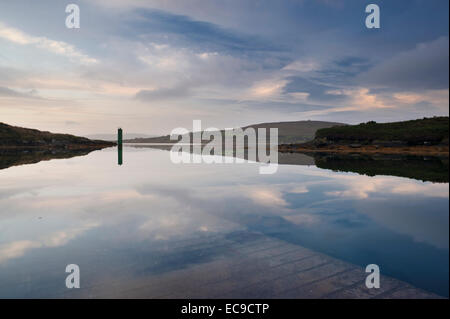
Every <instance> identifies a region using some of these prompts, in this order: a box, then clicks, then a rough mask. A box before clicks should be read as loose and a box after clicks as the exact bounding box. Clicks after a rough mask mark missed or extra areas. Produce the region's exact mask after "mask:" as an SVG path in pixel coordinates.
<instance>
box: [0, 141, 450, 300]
mask: <svg viewBox="0 0 450 319" xmlns="http://www.w3.org/2000/svg"><path fill="white" fill-rule="evenodd" d="M116 152H117V150H116V149H115V148H110V149H104V150H102V151H97V152H93V153H91V154H89V155H88V156H83V157H75V158H70V159H67V160H64V161H44V162H40V163H38V164H35V165H26V166H17V167H10V168H9V169H4V170H2V171H0V179H1V180H2V183H1V184H0V207H1V210H0V282H1V283H2V285H1V286H0V297H14V296H18V297H49V296H64V295H65V294H66V293H68V292H67V291H66V289H65V287H63V285H64V280H61V276H64V275H65V274H64V273H63V274H61V272H63V270H64V269H65V266H66V265H67V264H69V263H77V264H78V265H79V266H80V268H81V269H82V274H83V275H82V276H83V277H82V278H83V279H82V280H83V282H84V283H85V284H86V285H87V286H88V287H89V290H88V292H87V295H84V296H92V297H95V296H102V295H104V294H106V293H107V292H111V291H113V290H114V289H116V290H122V289H124V288H125V287H132V286H133V285H134V284H136V285H138V284H139V282H140V281H142V280H144V279H145V278H149V277H151V278H160V277H161V276H166V275H169V274H170V273H171V272H172V271H174V270H176V269H185V268H186V269H187V268H190V267H193V265H199V264H203V263H205V262H207V261H209V260H215V259H224V260H226V258H227V255H226V252H225V250H221V249H220V248H218V247H221V244H222V245H225V243H226V242H228V241H230V240H234V241H239V240H240V238H242V236H243V234H247V233H253V232H256V233H261V234H264V235H265V236H268V237H270V238H279V239H283V240H285V241H288V242H290V243H293V244H295V245H301V246H305V247H308V248H311V249H313V250H317V251H321V252H324V253H326V254H328V255H331V256H335V257H337V258H339V259H343V260H345V261H348V262H352V263H355V264H358V265H363V266H365V265H367V264H369V263H376V264H378V265H380V267H381V269H382V272H383V273H384V274H386V275H390V276H393V277H396V278H399V279H402V280H405V281H407V282H409V283H412V284H413V285H415V286H418V287H421V288H424V289H426V290H430V291H433V292H436V293H439V294H441V295H444V296H448V269H449V265H448V259H449V255H448V238H449V237H448V236H449V235H448V222H449V221H448V200H449V189H448V184H445V183H441V184H438V183H430V182H422V181H417V180H412V179H407V178H400V177H393V176H375V177H371V176H366V175H358V174H355V173H344V172H333V171H332V170H329V169H327V170H323V169H320V168H317V167H315V166H311V165H310V162H307V164H309V166H308V165H304V166H303V165H282V166H280V167H279V170H278V172H277V174H275V175H270V176H267V175H266V176H264V175H259V174H258V169H257V165H258V164H253V163H246V164H234V165H233V164H230V165H227V164H223V165H205V164H182V165H175V164H172V163H171V162H170V161H169V155H168V153H167V152H166V151H161V150H155V149H148V148H140V149H137V148H130V147H126V146H125V147H124V152H126V153H127V154H126V156H127V161H126V162H125V163H124V165H123V166H122V167H121V168H120V169H118V168H117V163H116V156H117V153H116ZM305 159H307V158H305ZM308 160H309V159H308ZM194 242H195V243H197V244H195V245H194V244H193V243H194ZM212 243H215V244H214V245H212ZM199 245H200V246H199ZM199 247H202V248H199ZM63 278H64V277H63ZM155 280H156V279H155ZM100 282H101V283H102V284H100ZM105 282H108V283H109V284H105ZM96 283H97V284H96ZM173 289H176V288H173ZM79 293H82V292H79Z"/></svg>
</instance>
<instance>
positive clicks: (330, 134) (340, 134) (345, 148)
mask: <svg viewBox="0 0 450 319" xmlns="http://www.w3.org/2000/svg"><path fill="white" fill-rule="evenodd" d="M279 150H280V151H282V152H283V151H284V152H301V153H311V152H312V153H317V152H320V153H365V154H405V155H407V154H410V155H429V156H445V157H448V155H449V118H448V116H447V117H444V116H443V117H433V118H423V119H418V120H411V121H403V122H392V123H376V122H373V121H371V122H367V123H361V124H358V125H345V126H335V127H331V128H323V129H319V130H317V132H316V134H315V138H314V139H313V140H312V141H309V142H306V143H291V144H281V145H280V146H279Z"/></svg>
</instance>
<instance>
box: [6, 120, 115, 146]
mask: <svg viewBox="0 0 450 319" xmlns="http://www.w3.org/2000/svg"><path fill="white" fill-rule="evenodd" d="M112 145H115V143H113V142H107V141H102V140H90V139H88V138H86V137H79V136H75V135H70V134H55V133H50V132H44V131H39V130H35V129H29V128H23V127H18V126H11V125H7V124H5V123H0V147H60V148H61V147H63V148H77V147H78V148H81V147H92V148H98V147H105V146H112Z"/></svg>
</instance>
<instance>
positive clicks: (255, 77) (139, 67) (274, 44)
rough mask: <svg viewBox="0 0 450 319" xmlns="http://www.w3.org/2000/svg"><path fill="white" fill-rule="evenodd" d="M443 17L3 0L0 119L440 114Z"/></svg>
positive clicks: (278, 4) (213, 121)
mask: <svg viewBox="0 0 450 319" xmlns="http://www.w3.org/2000/svg"><path fill="white" fill-rule="evenodd" d="M70 3H74V4H77V5H78V6H79V8H80V28H79V29H68V28H67V27H66V25H65V21H66V17H67V15H68V13H66V12H65V8H66V6H67V5H68V4H70ZM369 3H374V4H377V5H378V6H379V7H380V16H381V24H380V28H379V29H368V28H366V25H365V19H366V17H367V15H368V14H367V13H366V12H365V8H366V6H367V5H368V4H369ZM448 25H449V1H447V0H395V1H393V0H366V1H362V0H148V1H145V0H142V1H139V0H129V1H125V0H86V1H85V0H78V1H74V0H68V1H61V0H40V1H32V0H29V1H25V0H15V1H7V0H0V122H4V123H7V124H11V125H18V126H23V127H31V128H37V129H41V130H49V131H52V132H64V133H71V134H77V135H89V134H107V133H115V132H116V129H117V127H122V128H123V129H124V131H125V132H129V133H145V134H168V133H169V132H170V131H171V130H172V129H174V128H177V127H184V128H187V129H192V121H193V120H201V121H202V126H203V128H211V127H215V128H221V129H222V128H230V127H237V126H244V125H248V124H255V123H261V122H275V121H296V120H323V121H333V122H344V123H349V124H357V123H360V122H367V121H371V120H375V121H377V122H390V121H397V120H408V119H416V118H422V117H430V116H437V115H448V113H449V110H448V103H449V80H448V78H449V38H448V37H449V32H448Z"/></svg>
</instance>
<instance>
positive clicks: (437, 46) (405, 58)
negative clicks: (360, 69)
mask: <svg viewBox="0 0 450 319" xmlns="http://www.w3.org/2000/svg"><path fill="white" fill-rule="evenodd" d="M448 41H449V40H448V37H441V38H439V39H437V40H435V41H432V42H428V43H424V44H420V45H418V46H417V47H416V48H415V49H414V50H411V51H407V52H403V53H400V54H398V55H396V56H394V57H393V58H391V59H389V60H387V61H385V62H382V63H381V64H379V65H377V66H375V67H373V68H372V69H370V70H369V71H368V72H366V73H364V74H361V76H359V77H358V79H359V81H360V82H361V83H362V84H363V85H364V84H365V85H369V86H372V85H373V86H378V87H387V88H392V89H402V90H421V89H423V90H425V89H435V90H440V89H448V87H449V82H448V76H449V63H448V59H449V47H448Z"/></svg>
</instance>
